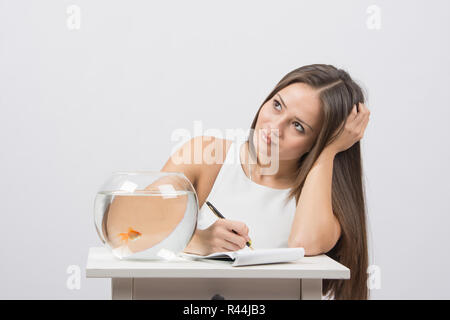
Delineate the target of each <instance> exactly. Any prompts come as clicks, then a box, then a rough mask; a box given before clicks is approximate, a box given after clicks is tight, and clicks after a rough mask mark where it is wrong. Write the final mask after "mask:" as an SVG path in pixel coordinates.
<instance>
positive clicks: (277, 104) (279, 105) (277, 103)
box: [273, 100, 281, 108]
mask: <svg viewBox="0 0 450 320" xmlns="http://www.w3.org/2000/svg"><path fill="white" fill-rule="evenodd" d="M273 104H274V108H277V107H281V104H280V103H279V102H278V101H277V100H274V101H273Z"/></svg>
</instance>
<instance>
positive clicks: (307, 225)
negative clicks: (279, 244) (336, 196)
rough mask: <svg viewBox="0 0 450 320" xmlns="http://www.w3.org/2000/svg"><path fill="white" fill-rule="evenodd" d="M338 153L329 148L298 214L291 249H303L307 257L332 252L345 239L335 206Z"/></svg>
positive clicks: (316, 167)
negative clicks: (333, 197)
mask: <svg viewBox="0 0 450 320" xmlns="http://www.w3.org/2000/svg"><path fill="white" fill-rule="evenodd" d="M335 155H336V153H335V151H334V150H333V149H327V148H325V149H324V150H323V151H322V153H321V154H320V156H319V158H318V159H317V160H316V162H315V163H314V165H313V167H312V168H311V170H310V171H309V173H308V175H307V177H306V180H305V184H304V186H303V189H302V192H301V195H300V199H299V201H298V205H297V208H296V211H295V217H294V221H293V223H292V228H291V233H290V235H289V242H288V243H289V247H303V248H304V249H305V255H318V254H322V253H325V252H328V251H329V250H331V249H332V248H333V247H334V245H335V244H336V242H337V241H338V239H339V237H340V235H341V228H340V224H339V222H338V220H337V218H336V216H335V215H334V214H333V210H332V205H331V182H332V177H333V161H334V157H335Z"/></svg>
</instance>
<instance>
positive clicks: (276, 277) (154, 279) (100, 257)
mask: <svg viewBox="0 0 450 320" xmlns="http://www.w3.org/2000/svg"><path fill="white" fill-rule="evenodd" d="M86 277H87V278H111V285H112V287H111V291H112V299H155V300H159V299H164V300H172V299H173V300H175V299H177V300H198V299H201V300H209V299H211V298H212V297H213V296H214V295H216V294H218V295H220V296H221V297H223V298H225V299H227V300H229V299H230V300H231V299H234V300H258V299H259V300H292V299H295V300H297V299H305V300H308V299H317V300H320V299H321V298H322V279H350V270H349V269H348V268H347V267H345V266H343V265H342V264H340V263H338V262H337V261H335V260H333V259H331V258H330V257H328V256H327V255H324V254H323V255H318V256H313V257H303V258H302V259H300V260H298V261H296V262H287V263H276V264H266V265H254V266H241V267H232V266H231V263H230V262H228V261H220V260H207V261H206V260H201V261H198V260H197V261H193V260H190V259H185V260H182V261H132V260H119V259H117V258H115V257H114V256H113V255H112V254H111V253H110V251H109V250H108V249H107V248H104V247H94V248H90V250H89V256H88V261H87V266H86Z"/></svg>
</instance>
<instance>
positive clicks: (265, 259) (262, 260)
mask: <svg viewBox="0 0 450 320" xmlns="http://www.w3.org/2000/svg"><path fill="white" fill-rule="evenodd" d="M182 255H183V256H186V257H191V258H194V259H199V260H202V259H215V260H227V261H233V263H232V264H231V265H232V266H233V267H238V266H246V265H255V264H268V263H279V262H290V261H296V260H298V259H301V258H303V257H304V255H305V249H304V248H273V249H255V250H251V249H250V248H248V247H245V248H244V249H240V250H237V251H227V252H215V253H212V254H210V255H207V256H200V255H196V254H191V253H184V252H183V253H182Z"/></svg>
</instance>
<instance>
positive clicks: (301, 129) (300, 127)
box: [294, 121, 305, 132]
mask: <svg viewBox="0 0 450 320" xmlns="http://www.w3.org/2000/svg"><path fill="white" fill-rule="evenodd" d="M295 124H298V126H295ZM294 126H295V128H296V129H297V130H298V131H299V132H304V131H305V129H303V126H302V125H301V124H300V123H298V122H297V121H295V122H294Z"/></svg>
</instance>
